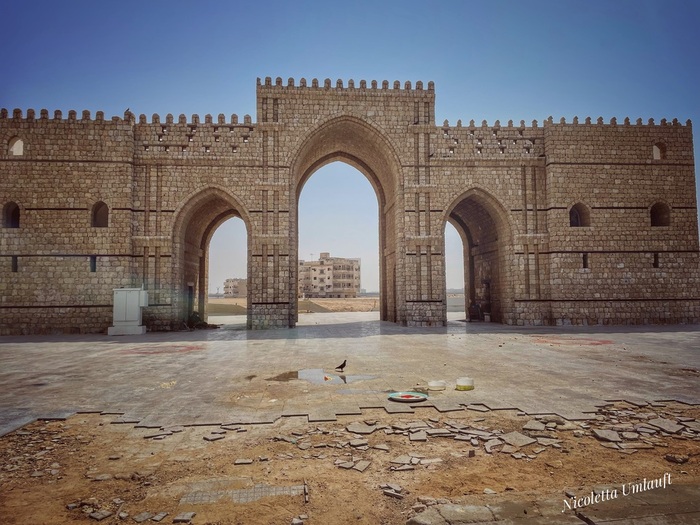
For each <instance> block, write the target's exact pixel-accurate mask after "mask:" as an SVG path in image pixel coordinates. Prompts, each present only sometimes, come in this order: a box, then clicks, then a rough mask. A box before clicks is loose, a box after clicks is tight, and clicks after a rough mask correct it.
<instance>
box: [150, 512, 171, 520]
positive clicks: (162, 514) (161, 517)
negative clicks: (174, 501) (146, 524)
mask: <svg viewBox="0 0 700 525" xmlns="http://www.w3.org/2000/svg"><path fill="white" fill-rule="evenodd" d="M167 515H168V513H167V512H159V513H158V514H156V515H155V516H153V517H152V518H151V521H155V522H159V521H163V520H164V519H165V517H166V516H167Z"/></svg>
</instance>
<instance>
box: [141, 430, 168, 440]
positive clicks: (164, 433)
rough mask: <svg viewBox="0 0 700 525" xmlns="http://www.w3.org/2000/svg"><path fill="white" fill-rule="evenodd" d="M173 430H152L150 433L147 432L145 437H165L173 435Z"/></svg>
mask: <svg viewBox="0 0 700 525" xmlns="http://www.w3.org/2000/svg"><path fill="white" fill-rule="evenodd" d="M172 435H173V433H172V432H152V433H150V434H146V435H145V436H143V439H154V438H164V437H168V436H172Z"/></svg>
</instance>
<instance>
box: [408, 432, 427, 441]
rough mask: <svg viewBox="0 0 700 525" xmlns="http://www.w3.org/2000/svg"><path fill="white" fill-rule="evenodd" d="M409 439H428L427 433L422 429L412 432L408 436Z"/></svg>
mask: <svg viewBox="0 0 700 525" xmlns="http://www.w3.org/2000/svg"><path fill="white" fill-rule="evenodd" d="M409 439H410V440H411V441H428V435H427V434H426V433H425V431H423V430H419V431H418V432H414V433H412V434H411V435H410V436H409Z"/></svg>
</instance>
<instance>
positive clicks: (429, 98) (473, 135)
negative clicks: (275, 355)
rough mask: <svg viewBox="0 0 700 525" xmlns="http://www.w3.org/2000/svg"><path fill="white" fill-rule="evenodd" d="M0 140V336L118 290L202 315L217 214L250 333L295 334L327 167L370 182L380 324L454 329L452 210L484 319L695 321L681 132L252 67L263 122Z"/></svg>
mask: <svg viewBox="0 0 700 525" xmlns="http://www.w3.org/2000/svg"><path fill="white" fill-rule="evenodd" d="M18 140H19V141H21V146H22V147H21V148H20V147H19V146H18V144H17V141H18ZM0 145H2V149H1V150H0V206H2V207H3V214H4V215H7V217H5V216H3V227H2V228H0V334H10V333H45V332H55V331H57V332H63V331H66V332H99V331H104V330H106V328H107V327H108V326H109V325H110V324H111V315H112V312H111V308H112V306H111V305H112V289H113V288H116V287H124V286H129V287H133V286H136V287H138V286H143V287H144V288H146V289H147V290H148V292H149V302H150V306H149V307H148V308H146V309H145V312H144V321H145V323H146V324H147V325H148V326H149V328H150V329H152V330H168V329H178V328H180V327H182V323H183V322H184V321H187V319H188V318H189V316H190V315H191V314H192V312H197V313H198V314H199V315H200V317H202V318H203V319H206V315H207V309H206V303H207V297H206V296H207V293H206V292H207V289H208V274H207V271H208V270H207V269H208V249H209V242H210V240H211V238H212V235H213V233H214V231H215V230H216V228H217V227H218V226H219V225H220V224H221V223H223V222H224V221H226V220H227V219H229V218H231V217H240V218H241V219H242V220H243V222H244V223H245V225H246V229H247V233H248V240H247V243H248V246H247V248H248V260H247V262H248V290H249V295H248V311H249V314H248V326H249V327H250V328H270V327H291V326H294V325H295V323H296V320H297V294H296V283H297V269H298V226H297V207H298V199H299V195H300V193H301V191H302V190H303V186H304V183H305V182H306V181H307V180H308V178H309V177H311V176H312V175H313V173H314V172H315V171H316V170H317V169H318V168H320V167H322V166H324V165H325V164H328V163H330V162H334V161H341V162H346V163H348V164H350V165H351V166H353V167H355V168H357V169H358V170H359V171H360V172H362V173H363V174H364V175H365V176H366V177H367V178H368V180H369V181H370V183H371V184H372V185H373V187H374V189H375V191H376V194H377V200H378V204H379V232H380V234H379V238H380V246H379V247H378V250H379V255H380V257H379V259H380V282H381V285H380V288H381V289H380V293H381V301H380V303H381V318H382V319H383V320H386V321H393V322H398V323H401V324H406V325H411V326H436V325H442V324H444V323H445V322H446V294H445V261H444V228H445V223H446V221H450V222H451V223H452V224H453V225H455V227H456V228H457V230H458V231H459V232H460V235H461V236H462V238H463V240H464V244H465V246H464V253H465V272H464V273H465V289H466V294H467V298H466V304H467V305H470V304H479V305H480V306H482V308H483V309H487V310H490V312H489V313H491V317H492V319H493V320H495V321H498V322H503V323H508V324H519V325H527V324H570V323H571V324H592V323H603V324H605V323H669V322H673V323H677V322H698V321H700V261H699V259H698V249H699V246H698V232H697V203H696V197H695V170H694V159H693V141H692V127H691V126H690V123H686V124H680V123H678V122H677V121H673V122H667V121H662V122H661V123H659V124H654V123H653V122H647V123H642V122H641V121H637V122H635V123H631V122H629V120H627V119H625V121H624V122H622V123H618V122H617V121H616V120H615V119H613V120H612V121H610V122H608V123H603V122H602V120H598V121H596V122H592V121H590V119H587V120H586V121H585V122H581V123H579V122H578V120H577V119H575V120H574V122H572V123H566V122H564V121H561V122H558V123H555V122H554V121H553V120H552V119H551V118H550V119H548V120H546V121H545V122H543V123H542V124H539V123H538V122H537V121H533V122H532V123H530V124H528V125H526V123H525V122H523V121H521V122H520V123H517V124H516V123H513V122H512V121H509V122H508V123H506V124H504V125H501V123H500V122H498V121H497V122H495V123H493V124H491V125H489V124H488V123H486V122H482V123H481V124H478V125H477V124H476V123H475V122H474V121H470V122H469V123H468V124H463V123H462V122H461V121H457V123H456V124H455V125H450V123H449V122H447V121H445V122H443V123H442V124H441V125H438V124H436V122H435V88H434V85H433V84H432V82H431V83H428V84H426V85H424V84H423V83H421V82H417V83H416V84H415V86H414V85H412V84H411V83H410V82H407V83H404V84H403V85H402V84H400V83H398V82H394V83H389V82H386V81H384V82H369V83H368V82H365V81H361V82H358V83H355V82H353V81H349V82H347V83H344V82H343V81H337V82H335V83H333V82H331V81H330V80H325V81H322V82H319V81H317V80H312V81H310V82H308V83H307V81H306V80H304V79H301V80H300V81H299V82H296V81H295V80H294V79H289V80H288V81H287V82H286V83H285V82H283V81H282V79H280V78H278V79H276V80H275V81H274V82H273V80H272V79H271V78H266V79H264V80H258V84H257V107H256V120H255V121H253V119H252V117H250V116H248V115H245V116H243V117H242V118H240V119H239V117H238V116H237V115H236V114H233V115H230V116H226V115H224V114H219V115H217V116H211V115H205V116H204V118H203V119H200V117H199V116H198V115H192V116H190V117H187V116H185V115H179V116H178V117H177V118H175V117H174V116H173V115H166V116H165V117H164V118H162V119H161V117H160V116H159V115H152V116H151V117H150V119H149V118H147V117H146V116H145V115H141V116H139V117H138V118H136V117H135V116H134V115H133V114H131V113H126V114H125V115H124V117H123V118H117V117H114V118H112V119H111V120H105V119H104V117H103V115H102V114H101V113H98V114H97V115H96V116H95V118H94V119H92V118H91V117H90V114H89V113H88V112H83V113H82V114H81V115H80V118H78V114H77V113H76V112H74V111H71V112H69V113H68V115H67V118H65V119H64V118H63V115H62V114H61V113H60V112H56V113H54V115H53V117H52V118H50V117H49V113H48V112H47V111H46V110H42V111H41V112H40V114H39V116H38V118H37V115H36V114H35V112H34V111H32V110H29V111H27V112H26V115H23V114H22V112H21V111H20V110H15V111H13V112H12V114H9V113H8V112H7V111H6V110H2V111H1V112H0ZM18 153H21V154H18ZM98 203H104V204H105V205H106V206H107V208H108V210H109V213H108V224H107V225H106V227H99V226H95V225H93V214H94V209H95V208H94V207H95V205H96V204H98ZM14 205H16V206H17V207H18V209H19V217H20V220H19V228H14V227H12V226H13V224H12V220H14V219H12V217H10V215H11V214H12V213H14V212H12V210H13V209H14V208H13V206H14ZM655 205H658V206H659V208H656V207H655ZM572 209H575V210H576V211H577V212H578V215H577V217H578V218H577V220H581V221H583V223H584V224H582V225H580V226H575V227H573V226H571V214H572ZM659 209H660V210H661V213H660V215H659V212H658V210H659ZM654 214H656V215H654ZM652 216H655V217H657V219H655V220H657V222H658V220H661V222H662V223H663V225H660V226H659V225H654V226H652ZM659 217H661V219H659Z"/></svg>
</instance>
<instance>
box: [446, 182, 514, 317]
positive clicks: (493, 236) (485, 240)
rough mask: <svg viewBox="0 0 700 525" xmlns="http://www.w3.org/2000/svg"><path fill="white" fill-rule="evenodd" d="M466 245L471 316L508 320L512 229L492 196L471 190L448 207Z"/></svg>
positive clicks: (467, 306)
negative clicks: (508, 267)
mask: <svg viewBox="0 0 700 525" xmlns="http://www.w3.org/2000/svg"><path fill="white" fill-rule="evenodd" d="M447 222H449V223H450V224H451V225H452V226H454V228H455V229H456V230H457V232H458V233H459V236H460V237H461V239H462V243H463V249H464V259H463V265H464V302H465V310H466V312H467V318H468V319H469V320H485V319H490V320H492V321H495V322H503V321H504V312H505V309H506V306H507V304H508V303H509V302H510V301H511V300H512V293H511V291H510V290H509V289H508V273H507V271H506V260H507V257H508V250H509V243H508V239H509V237H510V229H509V227H508V221H507V218H506V214H505V212H504V211H503V210H502V209H501V207H500V205H499V204H498V203H497V201H495V200H494V199H493V198H492V197H491V196H489V195H488V194H486V193H485V192H483V191H481V190H477V189H474V190H470V191H468V192H467V193H465V194H463V195H462V196H461V197H459V198H458V199H456V200H455V202H454V204H453V205H452V206H451V208H450V209H449V210H448V213H447V217H446V221H445V223H446V224H447Z"/></svg>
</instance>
